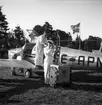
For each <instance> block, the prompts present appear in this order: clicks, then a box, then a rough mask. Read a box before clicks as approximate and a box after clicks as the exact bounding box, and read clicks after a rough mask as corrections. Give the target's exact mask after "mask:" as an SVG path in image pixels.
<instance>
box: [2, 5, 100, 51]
mask: <svg viewBox="0 0 102 105" xmlns="http://www.w3.org/2000/svg"><path fill="white" fill-rule="evenodd" d="M32 30H35V31H36V32H37V33H38V35H41V34H43V32H44V31H45V30H46V31H48V34H49V36H50V37H49V38H51V39H52V40H53V41H54V42H55V43H56V40H57V37H56V36H57V35H59V36H60V45H61V46H67V47H70V48H74V49H79V46H80V49H81V50H84V51H92V50H98V49H99V47H100V43H101V38H100V37H94V36H92V35H89V37H88V38H87V39H85V40H83V41H82V40H81V38H80V37H79V36H78V35H77V36H76V39H75V40H73V39H72V36H71V33H70V32H65V31H63V30H54V29H53V26H52V25H51V24H50V23H49V22H45V23H44V25H42V26H41V25H36V26H34V28H33V29H32ZM26 41H27V42H29V41H28V40H27V39H26V38H25V36H24V32H23V29H21V27H20V25H17V26H15V29H13V30H12V31H10V28H9V26H8V22H7V19H6V15H4V14H3V13H2V6H0V52H4V51H7V50H9V49H13V48H18V47H22V46H23V45H24V44H25V42H26Z"/></svg>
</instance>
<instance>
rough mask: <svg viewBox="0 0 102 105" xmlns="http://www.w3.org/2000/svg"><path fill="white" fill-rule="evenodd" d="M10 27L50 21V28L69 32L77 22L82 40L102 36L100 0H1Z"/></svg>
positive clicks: (101, 0) (0, 3) (74, 35)
mask: <svg viewBox="0 0 102 105" xmlns="http://www.w3.org/2000/svg"><path fill="white" fill-rule="evenodd" d="M0 5H3V7H2V12H3V14H5V15H6V18H7V21H8V23H9V25H8V26H9V28H10V29H14V28H15V26H17V25H20V27H21V28H22V29H23V30H26V29H33V27H34V26H35V25H41V26H42V25H44V23H45V22H49V23H50V24H51V25H52V27H53V29H55V30H56V29H60V30H63V31H65V32H71V35H72V38H73V39H75V38H76V34H73V33H72V30H71V27H70V26H71V25H76V24H78V23H79V22H80V37H81V39H82V40H84V39H86V38H88V37H89V35H92V36H96V37H100V38H102V0H0Z"/></svg>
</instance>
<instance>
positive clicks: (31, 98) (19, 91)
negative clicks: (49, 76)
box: [0, 68, 102, 105]
mask: <svg viewBox="0 0 102 105" xmlns="http://www.w3.org/2000/svg"><path fill="white" fill-rule="evenodd" d="M0 105H102V73H93V72H91V71H90V72H85V71H79V70H78V71H73V72H72V84H71V86H70V87H67V86H58V87H57V88H51V87H50V86H47V85H45V84H44V82H43V78H40V77H39V78H30V79H27V78H25V77H23V76H12V75H11V74H10V69H8V68H1V69H0Z"/></svg>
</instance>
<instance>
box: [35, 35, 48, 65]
mask: <svg viewBox="0 0 102 105" xmlns="http://www.w3.org/2000/svg"><path fill="white" fill-rule="evenodd" d="M46 41H47V39H46V37H45V34H43V35H41V36H39V37H38V39H37V42H36V49H35V52H36V56H35V65H40V66H43V57H44V44H45V43H46Z"/></svg>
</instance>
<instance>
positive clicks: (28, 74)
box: [25, 70, 31, 78]
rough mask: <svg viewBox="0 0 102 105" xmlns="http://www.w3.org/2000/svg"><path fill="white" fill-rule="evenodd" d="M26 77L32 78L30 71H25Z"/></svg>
mask: <svg viewBox="0 0 102 105" xmlns="http://www.w3.org/2000/svg"><path fill="white" fill-rule="evenodd" d="M25 77H26V78H30V77H31V72H30V71H29V70H26V71H25Z"/></svg>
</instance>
